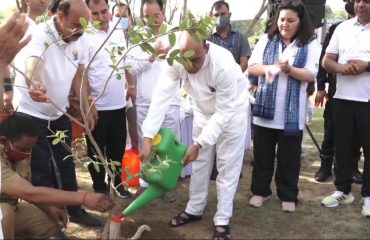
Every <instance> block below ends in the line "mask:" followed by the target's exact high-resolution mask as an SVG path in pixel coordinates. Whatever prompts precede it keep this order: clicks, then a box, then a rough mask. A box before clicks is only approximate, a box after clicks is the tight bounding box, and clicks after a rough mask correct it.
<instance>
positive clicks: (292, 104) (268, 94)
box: [253, 34, 308, 135]
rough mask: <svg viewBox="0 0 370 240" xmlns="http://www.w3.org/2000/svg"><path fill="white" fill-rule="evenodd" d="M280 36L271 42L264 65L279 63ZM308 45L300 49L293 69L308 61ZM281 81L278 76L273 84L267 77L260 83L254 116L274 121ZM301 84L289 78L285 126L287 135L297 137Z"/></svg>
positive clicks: (268, 45)
mask: <svg viewBox="0 0 370 240" xmlns="http://www.w3.org/2000/svg"><path fill="white" fill-rule="evenodd" d="M280 42H281V41H280V36H279V35H278V34H277V35H275V36H274V37H273V39H272V40H269V41H268V43H267V45H266V48H265V51H264V53H263V64H264V65H271V64H275V63H277V62H278V59H279V44H280ZM307 51H308V50H307V45H303V46H301V47H299V48H298V51H297V55H296V57H295V59H294V63H293V67H296V68H303V67H304V66H305V65H306V60H307ZM278 80H279V75H277V76H276V77H275V79H274V81H273V82H272V83H271V84H268V83H267V82H266V78H265V76H264V75H263V76H261V77H260V78H259V81H258V88H257V95H256V103H255V105H254V107H253V115H254V116H257V117H261V118H265V119H274V114H275V104H276V90H277V84H278ZM300 88H301V82H300V81H298V80H296V79H295V78H293V77H291V76H289V77H288V86H287V95H286V98H285V101H286V102H285V124H284V133H285V134H286V135H297V134H298V133H299V95H300V94H299V93H300Z"/></svg>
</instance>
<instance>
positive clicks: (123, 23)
mask: <svg viewBox="0 0 370 240" xmlns="http://www.w3.org/2000/svg"><path fill="white" fill-rule="evenodd" d="M112 16H113V23H117V21H119V23H118V26H117V27H118V28H121V29H123V33H124V34H125V37H126V49H127V48H128V47H129V46H130V39H129V38H128V37H127V31H128V27H129V26H130V25H131V19H132V15H131V9H130V7H129V6H127V5H126V4H123V3H118V4H116V5H114V7H113V9H112ZM125 76H126V79H127V81H128V82H131V83H132V85H131V88H134V89H135V95H132V96H130V98H128V100H127V107H126V117H127V129H128V134H129V137H130V144H131V149H139V143H138V134H137V127H136V121H137V116H136V78H135V77H134V76H131V74H130V73H129V71H127V70H125Z"/></svg>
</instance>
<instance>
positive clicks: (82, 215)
mask: <svg viewBox="0 0 370 240" xmlns="http://www.w3.org/2000/svg"><path fill="white" fill-rule="evenodd" d="M69 221H71V222H74V223H79V224H82V225H85V226H89V227H102V226H103V223H102V222H101V221H100V219H99V218H98V217H97V216H96V215H94V214H91V213H88V212H86V211H85V210H84V209H81V211H79V212H77V213H72V214H71V213H70V214H69Z"/></svg>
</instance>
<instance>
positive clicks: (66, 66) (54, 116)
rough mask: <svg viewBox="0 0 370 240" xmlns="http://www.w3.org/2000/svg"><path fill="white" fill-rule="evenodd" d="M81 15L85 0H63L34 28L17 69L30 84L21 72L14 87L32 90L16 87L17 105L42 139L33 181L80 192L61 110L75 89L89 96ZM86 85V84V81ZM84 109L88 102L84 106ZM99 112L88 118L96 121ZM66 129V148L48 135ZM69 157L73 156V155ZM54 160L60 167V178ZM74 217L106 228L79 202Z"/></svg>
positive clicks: (37, 148)
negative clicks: (31, 121) (50, 15)
mask: <svg viewBox="0 0 370 240" xmlns="http://www.w3.org/2000/svg"><path fill="white" fill-rule="evenodd" d="M80 18H85V19H86V20H87V21H89V19H90V11H89V9H88V8H87V6H86V4H85V2H84V1H83V0H61V1H60V2H59V5H58V8H57V12H56V14H55V15H54V16H53V17H52V19H51V20H50V21H47V22H44V23H42V24H39V26H37V28H36V29H35V30H34V31H33V32H32V35H33V38H32V40H31V42H30V44H29V45H28V46H26V48H25V49H24V50H23V54H24V56H23V57H24V61H23V63H22V62H21V63H19V66H18V68H20V69H21V70H23V71H24V72H25V73H26V75H27V77H28V78H29V79H31V82H29V81H26V80H25V78H24V77H23V76H22V75H20V74H17V77H16V80H15V85H20V86H25V87H26V88H30V89H31V90H30V91H28V90H27V89H24V88H18V87H16V88H14V99H13V105H14V107H15V108H17V109H18V112H22V113H25V114H27V115H29V116H30V117H31V118H32V119H33V121H34V122H35V124H36V126H37V128H38V133H39V135H38V140H37V144H36V146H35V147H34V148H33V150H32V154H31V173H32V179H31V180H32V184H33V185H35V186H44V187H55V188H61V189H63V190H67V191H77V180H76V172H75V164H74V161H73V157H72V156H71V152H70V150H69V149H70V147H71V139H72V138H71V122H70V120H69V118H68V117H67V116H66V115H65V114H64V112H61V111H60V110H59V109H57V108H56V107H55V106H54V105H53V104H51V101H52V102H53V103H55V104H56V105H57V106H58V107H59V108H60V109H63V110H65V109H67V108H68V107H69V101H68V95H69V93H70V90H71V89H72V91H73V94H74V95H75V96H76V98H77V99H80V97H86V98H87V96H86V94H87V92H86V91H85V90H86V89H83V91H82V93H83V95H81V96H80V82H81V76H82V72H83V71H84V69H85V65H86V64H87V49H86V46H87V45H88V44H87V43H86V40H84V38H83V37H82V35H83V27H82V26H81V23H80ZM85 85H86V84H85ZM84 107H85V109H87V108H88V106H84ZM94 117H95V115H94V116H93V115H91V117H90V118H89V119H88V120H89V124H90V127H91V128H93V126H94V125H95V118H94ZM57 131H64V132H65V134H66V135H67V137H66V138H65V144H66V145H67V146H68V147H67V148H65V147H64V146H63V145H62V144H57V145H53V144H52V143H51V141H52V140H53V139H52V138H49V137H48V136H49V135H53V134H55V133H56V132H57ZM68 156H69V157H68ZM54 164H55V165H56V166H57V169H59V172H60V177H59V176H58V174H55V173H57V171H55V168H54ZM68 213H69V215H70V221H72V222H76V223H81V224H84V225H88V226H101V225H102V223H101V222H100V221H99V219H97V218H96V217H94V216H92V215H90V214H89V213H87V212H86V211H85V210H83V209H81V206H80V205H77V206H68Z"/></svg>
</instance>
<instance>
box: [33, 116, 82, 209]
mask: <svg viewBox="0 0 370 240" xmlns="http://www.w3.org/2000/svg"><path fill="white" fill-rule="evenodd" d="M30 117H32V116H30ZM32 119H33V121H34V123H35V124H36V126H37V128H38V132H39V134H38V140H37V143H36V146H35V147H33V149H32V154H31V174H32V175H31V179H32V184H33V185H35V186H44V187H54V188H58V182H57V177H56V175H55V169H54V166H53V164H52V157H53V159H54V160H55V162H56V165H57V167H58V170H59V172H60V178H61V183H62V186H61V188H62V189H63V190H66V191H77V180H76V172H75V164H74V161H73V157H72V156H71V152H70V148H71V139H72V136H71V135H72V134H71V121H70V120H69V118H68V117H67V116H65V115H63V116H61V117H60V118H58V119H57V120H54V121H50V127H49V128H50V130H49V129H48V121H47V120H44V119H39V118H36V117H32ZM57 131H66V132H65V134H66V135H67V137H66V138H65V144H66V145H67V146H68V147H67V148H66V147H64V146H63V145H62V144H61V143H59V144H56V145H53V144H52V140H53V138H48V137H47V136H50V135H53V132H54V134H55V133H56V132H57ZM68 148H69V149H68ZM66 156H70V157H68V158H65V157H66ZM80 210H81V206H68V212H69V213H70V214H73V213H76V212H78V211H80Z"/></svg>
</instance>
